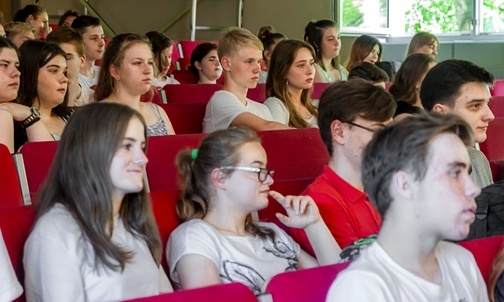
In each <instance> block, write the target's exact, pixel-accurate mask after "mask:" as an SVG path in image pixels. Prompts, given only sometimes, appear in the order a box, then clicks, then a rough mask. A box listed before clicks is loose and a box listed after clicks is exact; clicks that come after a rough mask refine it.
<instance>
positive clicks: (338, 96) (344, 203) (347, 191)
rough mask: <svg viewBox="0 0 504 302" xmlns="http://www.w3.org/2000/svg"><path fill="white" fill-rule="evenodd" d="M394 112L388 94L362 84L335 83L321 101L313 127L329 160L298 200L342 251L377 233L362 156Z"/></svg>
mask: <svg viewBox="0 0 504 302" xmlns="http://www.w3.org/2000/svg"><path fill="white" fill-rule="evenodd" d="M395 109H396V103H395V101H394V99H393V98H392V96H391V95H390V94H388V93H387V92H385V90H383V89H382V88H379V87H376V86H374V85H372V84H370V83H368V82H365V81H363V80H350V81H348V82H339V83H335V84H333V85H331V86H330V87H328V88H327V89H326V90H325V91H324V93H323V94H322V96H321V98H320V103H319V109H318V110H319V111H318V125H319V130H320V135H321V137H322V140H323V141H324V143H325V145H326V146H327V150H328V151H329V156H330V160H329V163H328V165H327V166H326V167H324V170H323V171H322V174H321V175H320V176H319V177H318V178H317V179H315V181H314V182H313V183H312V184H310V185H309V186H308V187H307V188H306V190H305V191H304V192H303V193H301V195H309V196H311V197H312V198H313V200H314V201H315V203H316V204H317V206H318V208H319V211H320V215H321V216H322V219H323V220H324V222H325V223H326V224H327V226H328V227H329V230H330V231H331V233H332V235H333V236H334V238H335V239H336V241H337V242H338V244H339V245H340V247H341V248H344V247H346V246H348V245H349V244H351V243H353V242H354V241H356V240H358V239H361V238H364V237H367V236H369V235H372V234H376V233H378V230H379V229H380V225H381V218H380V215H379V214H378V212H377V210H376V209H375V208H374V206H373V205H372V204H371V203H370V201H369V200H368V198H367V197H366V193H364V188H363V185H362V181H361V172H360V170H361V154H362V151H363V149H364V148H365V147H366V145H367V144H368V143H369V141H370V140H371V138H372V137H373V134H374V132H375V131H376V130H378V129H381V128H383V127H385V126H386V125H387V124H388V123H390V122H391V121H392V117H393V116H394V112H395ZM291 235H292V237H293V238H294V239H295V240H296V241H297V242H300V243H301V246H302V247H303V248H305V250H309V251H311V249H310V245H309V242H308V238H307V237H306V235H305V233H304V232H303V231H302V230H297V229H292V232H291Z"/></svg>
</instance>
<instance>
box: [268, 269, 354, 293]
mask: <svg viewBox="0 0 504 302" xmlns="http://www.w3.org/2000/svg"><path fill="white" fill-rule="evenodd" d="M348 265H350V263H349V262H346V263H341V264H334V265H328V266H320V267H316V268H310V269H303V270H298V271H294V272H287V273H282V274H279V275H276V276H275V277H273V279H271V281H270V282H269V283H268V287H267V288H266V292H268V293H270V294H271V295H272V296H273V301H275V302H292V301H310V302H325V300H326V296H327V292H328V291H329V288H330V287H331V284H332V282H333V281H334V279H335V278H336V276H337V275H338V274H339V273H340V272H341V271H343V270H344V269H345V268H347V267H348ZM354 290H355V289H354Z"/></svg>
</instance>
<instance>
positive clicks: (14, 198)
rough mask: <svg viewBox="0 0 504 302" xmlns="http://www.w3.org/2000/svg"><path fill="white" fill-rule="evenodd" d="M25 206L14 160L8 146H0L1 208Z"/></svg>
mask: <svg viewBox="0 0 504 302" xmlns="http://www.w3.org/2000/svg"><path fill="white" fill-rule="evenodd" d="M21 205H23V197H22V195H21V188H20V187H19V181H18V175H17V172H16V166H15V165H14V160H13V159H12V155H11V154H10V152H9V149H8V148H7V146H5V145H2V144H0V208H3V207H9V206H21Z"/></svg>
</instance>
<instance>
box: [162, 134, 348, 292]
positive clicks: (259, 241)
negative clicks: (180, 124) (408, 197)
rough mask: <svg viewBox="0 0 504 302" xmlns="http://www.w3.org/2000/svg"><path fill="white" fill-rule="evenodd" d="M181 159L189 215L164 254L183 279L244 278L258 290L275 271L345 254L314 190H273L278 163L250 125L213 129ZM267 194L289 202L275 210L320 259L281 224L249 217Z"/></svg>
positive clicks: (180, 282)
mask: <svg viewBox="0 0 504 302" xmlns="http://www.w3.org/2000/svg"><path fill="white" fill-rule="evenodd" d="M176 162H177V167H178V170H179V173H180V176H181V178H182V182H183V186H182V194H181V199H180V201H179V203H178V204H177V213H178V215H179V218H180V219H181V220H183V221H185V222H184V223H183V224H181V225H180V226H179V227H178V228H177V229H176V230H175V231H174V232H173V233H172V234H171V236H170V239H169V242H168V246H167V255H166V257H167V260H168V262H169V267H170V276H171V278H172V280H173V281H174V282H175V283H176V284H177V286H179V287H181V288H195V287H203V286H207V285H211V284H218V283H230V282H240V283H243V284H245V285H247V286H248V287H249V288H250V289H251V290H252V291H254V293H255V294H256V295H259V294H261V293H262V292H263V291H264V289H265V285H266V283H267V282H268V281H269V279H271V278H272V277H273V276H274V275H276V274H279V273H282V272H285V271H292V270H297V269H299V268H306V267H314V266H318V265H327V264H332V263H336V262H337V261H339V260H340V258H339V252H340V249H339V247H338V245H337V244H336V241H335V240H334V238H333V237H332V235H331V234H330V233H329V230H328V229H327V226H326V225H325V224H324V222H323V221H322V219H321V218H320V214H319V212H318V209H317V206H316V205H315V203H314V202H313V200H312V199H311V198H310V197H308V196H285V197H284V196H282V195H281V194H280V193H278V192H274V191H270V189H269V187H270V185H272V184H273V178H272V176H273V174H274V170H270V169H268V168H266V166H267V157H266V152H265V151H264V148H263V147H262V146H261V143H260V141H259V138H258V137H257V136H256V134H255V133H254V132H253V131H252V130H249V129H248V128H234V129H228V130H219V131H216V132H213V133H211V134H209V135H208V136H207V137H206V138H205V139H204V140H203V142H202V143H201V145H200V147H199V149H198V150H192V151H191V150H187V151H182V152H181V153H179V154H178V156H177V160H176ZM268 196H271V197H272V198H274V199H275V200H276V201H277V202H279V203H280V204H281V205H282V206H283V207H284V208H285V209H286V211H287V215H288V216H285V215H283V214H280V213H277V214H276V215H277V218H278V219H279V220H280V221H281V222H282V223H283V224H285V225H287V226H288V227H295V228H303V229H304V230H305V231H306V233H307V234H308V237H309V239H310V243H311V244H312V246H313V247H314V250H315V254H316V255H317V259H318V260H317V259H314V258H312V257H311V256H309V255H308V254H307V253H306V252H304V251H302V250H301V249H300V247H299V245H298V244H297V243H296V242H294V240H292V238H291V237H290V236H289V235H287V234H286V233H285V232H284V231H283V230H282V229H281V228H279V227H278V226H277V225H276V224H274V223H263V222H258V223H254V222H252V221H251V220H250V219H249V216H250V214H251V213H252V212H254V211H257V210H260V209H263V208H265V207H266V206H267V205H268Z"/></svg>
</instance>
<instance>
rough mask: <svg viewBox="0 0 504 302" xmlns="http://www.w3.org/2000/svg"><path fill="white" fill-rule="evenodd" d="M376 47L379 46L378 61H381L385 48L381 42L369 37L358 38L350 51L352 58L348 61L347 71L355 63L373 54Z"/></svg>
mask: <svg viewBox="0 0 504 302" xmlns="http://www.w3.org/2000/svg"><path fill="white" fill-rule="evenodd" d="M375 45H378V48H379V49H380V50H379V53H378V61H381V58H382V52H383V46H382V45H381V43H380V41H378V39H376V38H375V37H373V36H369V35H362V36H360V37H358V38H357V40H355V42H354V44H353V45H352V49H351V50H350V58H349V59H348V63H347V66H346V67H347V69H348V70H350V69H351V68H352V65H353V64H355V62H359V61H362V60H364V59H365V58H366V57H367V56H368V55H369V54H370V53H371V51H372V50H373V48H374V47H375Z"/></svg>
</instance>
